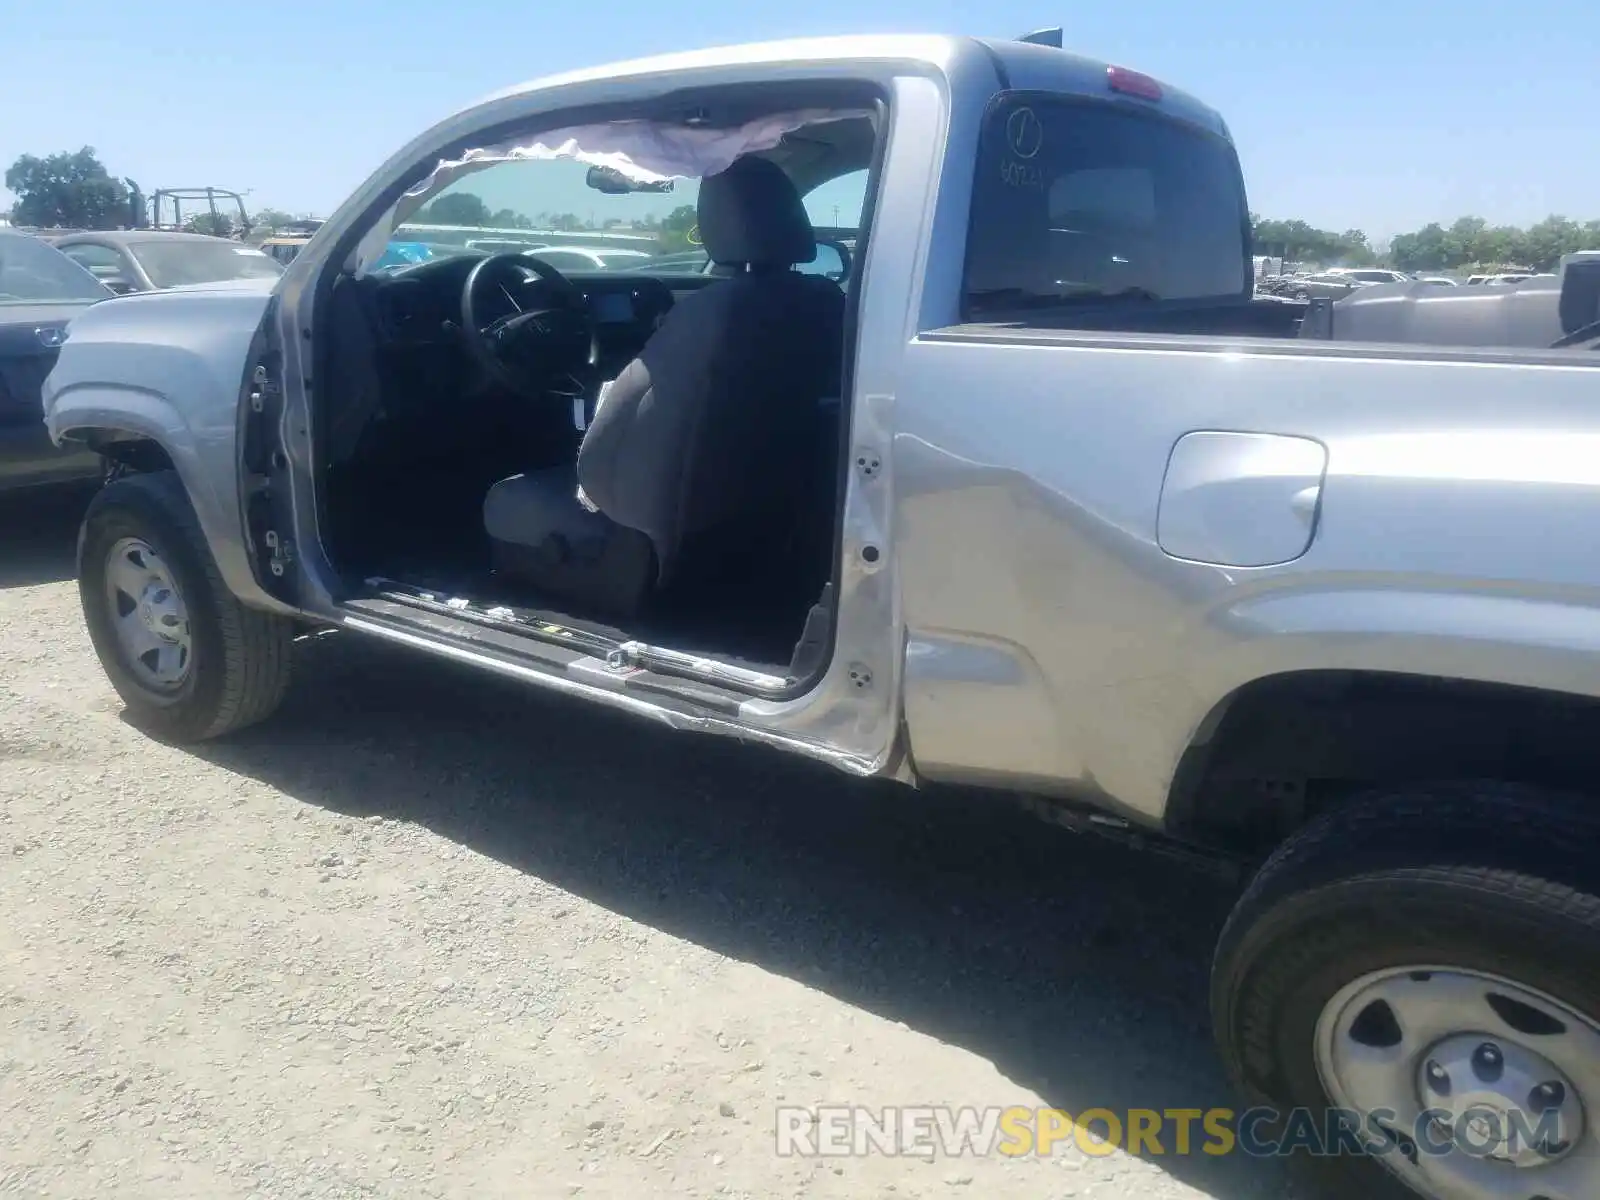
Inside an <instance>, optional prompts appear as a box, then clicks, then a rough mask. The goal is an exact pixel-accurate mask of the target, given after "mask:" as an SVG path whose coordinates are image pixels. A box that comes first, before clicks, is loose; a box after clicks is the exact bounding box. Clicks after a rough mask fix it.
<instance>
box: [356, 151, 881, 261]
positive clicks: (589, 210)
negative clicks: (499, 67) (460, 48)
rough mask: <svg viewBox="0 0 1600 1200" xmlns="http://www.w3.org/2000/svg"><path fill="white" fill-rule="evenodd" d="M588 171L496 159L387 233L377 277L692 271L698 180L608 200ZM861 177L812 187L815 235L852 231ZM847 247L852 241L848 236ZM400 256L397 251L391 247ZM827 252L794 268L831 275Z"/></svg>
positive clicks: (831, 255)
mask: <svg viewBox="0 0 1600 1200" xmlns="http://www.w3.org/2000/svg"><path fill="white" fill-rule="evenodd" d="M588 173H589V168H588V166H586V165H585V164H583V163H580V162H574V161H571V160H569V159H516V160H509V161H505V162H497V163H495V164H494V165H492V166H489V167H486V168H484V169H482V170H479V171H476V172H474V173H472V174H471V175H468V176H465V177H464V178H462V179H460V180H457V181H456V182H454V183H452V184H450V185H449V186H447V187H445V188H443V189H441V190H440V191H439V193H438V194H437V195H435V196H433V197H432V198H431V199H430V200H429V201H428V203H427V204H425V205H423V206H422V207H421V208H419V209H417V210H416V211H415V212H414V213H412V214H410V215H409V216H408V217H407V218H406V220H405V221H404V222H403V223H401V224H400V225H398V226H397V227H396V228H395V229H394V232H393V234H392V240H391V241H390V243H389V246H388V249H387V250H386V251H385V253H384V254H383V256H382V257H381V258H379V259H378V260H377V262H376V264H375V268H374V269H377V270H397V269H403V268H404V267H406V266H407V265H409V263H412V262H416V261H420V260H422V259H438V258H449V257H454V256H458V255H462V254H470V253H489V254H505V253H519V252H522V253H528V254H531V255H533V256H534V257H537V258H540V259H543V260H545V261H546V262H548V263H550V265H551V266H554V267H555V268H556V269H557V270H559V271H563V272H565V271H578V272H584V271H639V272H644V273H647V274H700V273H703V272H704V271H705V270H706V268H707V267H708V266H709V262H708V259H707V256H706V253H705V250H704V249H702V248H701V246H700V231H699V227H698V214H697V211H696V207H697V204H696V202H697V201H698V199H699V193H700V181H699V180H698V179H684V178H678V179H674V180H673V185H672V190H671V191H667V192H648V191H647V192H630V193H625V194H620V195H617V194H610V193H606V192H602V191H599V190H597V189H595V188H593V187H591V186H589V184H588V182H587V181H586V180H587V176H588ZM866 176H867V173H866V171H864V170H862V171H856V172H852V173H851V174H849V175H845V176H842V177H841V178H839V179H837V180H834V181H832V182H830V183H827V184H824V185H822V187H820V188H818V189H816V190H815V191H813V192H812V193H811V195H809V196H807V197H806V210H807V211H808V212H809V213H810V215H811V220H812V223H813V224H815V225H816V226H817V227H818V229H819V231H821V230H823V229H824V228H834V229H835V230H836V231H837V227H840V226H842V227H843V228H844V230H845V231H847V232H853V231H854V229H855V228H856V227H857V226H858V224H859V222H860V217H861V209H862V205H863V203H864V202H865V198H866ZM848 240H850V241H853V238H850V239H848ZM402 245H403V246H405V247H407V248H408V252H407V253H405V254H401V253H400V252H399V250H398V247H400V246H402ZM839 268H840V258H839V255H838V254H837V252H835V251H832V250H827V249H825V248H824V249H820V250H819V253H818V257H817V259H816V261H815V262H814V263H810V264H801V265H800V267H799V270H801V271H808V272H812V273H816V274H827V275H834V276H836V275H837V274H838V273H839Z"/></svg>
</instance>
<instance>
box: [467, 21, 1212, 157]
mask: <svg viewBox="0 0 1600 1200" xmlns="http://www.w3.org/2000/svg"><path fill="white" fill-rule="evenodd" d="M964 58H967V59H971V58H981V59H982V60H983V61H984V62H986V63H988V64H989V65H990V66H991V68H992V69H993V71H994V73H995V74H997V75H998V76H999V80H998V82H997V86H998V87H1000V88H1001V89H1002V90H1010V89H1018V90H1030V91H1032V90H1037V91H1055V92H1061V93H1063V94H1066V95H1082V96H1104V95H1109V94H1110V91H1109V88H1108V84H1107V72H1108V71H1109V70H1110V69H1111V68H1112V67H1113V66H1118V67H1129V68H1131V69H1133V70H1137V67H1136V66H1134V65H1132V64H1112V63H1108V62H1103V61H1099V60H1096V59H1091V58H1085V57H1082V56H1080V55H1076V54H1072V53H1070V52H1069V51H1066V50H1062V49H1057V48H1056V47H1054V46H1046V45H1039V44H1037V43H1031V42H1021V41H1005V40H1000V39H979V38H974V37H957V36H949V35H932V34H875V35H868V34H857V35H850V36H844V37H820V38H793V39H788V40H783V41H771V42H751V43H747V44H743V45H732V46H717V47H712V48H709V49H704V50H690V51H684V52H679V53H674V54H661V55H653V56H651V57H649V58H636V59H629V60H626V61H622V62H616V63H610V64H606V65H601V66H595V67H586V68H583V69H580V70H576V71H567V72H563V73H561V74H558V75H548V76H545V77H543V78H540V79H534V80H530V81H529V82H527V83H523V84H519V85H517V86H515V87H511V88H505V89H503V90H501V91H499V92H496V93H494V94H493V95H491V96H487V97H485V98H484V101H483V102H484V103H488V102H491V101H495V100H505V99H511V98H513V97H517V96H523V95H528V94H530V93H534V92H540V91H545V90H549V89H553V88H558V87H565V86H569V85H571V84H577V83H594V82H599V81H603V80H607V79H630V78H642V77H645V76H652V75H656V76H674V75H678V76H691V77H692V76H693V75H695V74H698V73H702V72H720V71H724V70H726V69H727V68H729V67H734V68H737V67H744V66H748V67H768V66H770V67H781V66H783V65H785V64H796V65H805V64H816V63H824V62H830V63H837V62H840V61H857V62H862V63H867V62H905V63H915V64H918V65H922V66H926V67H931V68H933V69H934V70H936V71H940V72H949V71H950V70H951V68H953V67H954V66H955V65H956V63H957V62H959V61H960V60H962V59H964ZM685 82H687V80H685ZM1161 89H1162V97H1161V99H1160V101H1159V102H1156V103H1155V107H1156V108H1157V109H1158V110H1159V111H1162V112H1166V113H1170V114H1171V115H1173V116H1177V117H1181V118H1183V119H1185V120H1188V121H1190V122H1192V123H1194V124H1197V125H1200V126H1202V127H1204V128H1206V129H1209V130H1211V131H1212V132H1215V133H1218V134H1220V135H1222V136H1223V137H1228V128H1227V125H1226V123H1224V121H1223V120H1222V117H1221V116H1220V115H1219V114H1218V113H1217V112H1216V110H1215V109H1212V108H1210V107H1209V106H1207V105H1205V104H1203V103H1201V102H1200V101H1199V100H1198V99H1196V98H1195V97H1193V96H1191V95H1189V94H1188V93H1186V92H1183V91H1180V90H1178V89H1176V88H1172V87H1169V86H1168V85H1167V84H1165V83H1161Z"/></svg>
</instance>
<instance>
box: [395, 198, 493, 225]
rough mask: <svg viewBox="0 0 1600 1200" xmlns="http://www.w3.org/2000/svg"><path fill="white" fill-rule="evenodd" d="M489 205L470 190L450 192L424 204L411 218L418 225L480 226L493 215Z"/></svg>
mask: <svg viewBox="0 0 1600 1200" xmlns="http://www.w3.org/2000/svg"><path fill="white" fill-rule="evenodd" d="M493 215H494V214H493V213H491V212H490V211H489V206H488V205H487V204H485V203H484V202H483V200H482V198H481V197H479V196H475V195H473V194H472V193H471V192H451V193H450V194H449V195H447V196H440V197H439V198H438V199H437V200H435V201H433V203H431V204H425V205H423V206H422V208H421V209H419V210H418V211H417V214H416V216H414V217H412V218H411V219H412V220H413V221H415V222H416V223H417V224H419V225H465V226H469V227H470V226H477V227H482V226H485V225H488V224H489V223H490V221H491V218H492V217H493Z"/></svg>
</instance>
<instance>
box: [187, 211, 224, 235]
mask: <svg viewBox="0 0 1600 1200" xmlns="http://www.w3.org/2000/svg"><path fill="white" fill-rule="evenodd" d="M183 227H184V228H185V229H187V230H188V231H189V232H190V233H204V234H208V235H209V236H211V237H232V236H233V221H232V219H231V218H229V217H228V216H227V215H226V214H225V213H219V212H203V213H196V214H195V215H194V216H192V217H190V218H189V219H188V220H187V221H185V222H184V223H183Z"/></svg>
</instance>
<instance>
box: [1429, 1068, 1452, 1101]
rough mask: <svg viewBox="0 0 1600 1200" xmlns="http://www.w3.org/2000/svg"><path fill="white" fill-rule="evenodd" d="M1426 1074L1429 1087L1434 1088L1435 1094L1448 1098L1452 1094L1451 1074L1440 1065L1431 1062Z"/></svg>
mask: <svg viewBox="0 0 1600 1200" xmlns="http://www.w3.org/2000/svg"><path fill="white" fill-rule="evenodd" d="M1425 1073H1426V1075H1427V1079H1428V1086H1429V1087H1430V1088H1432V1089H1433V1090H1434V1091H1435V1092H1438V1093H1439V1095H1441V1096H1448V1095H1449V1094H1450V1074H1449V1072H1448V1071H1446V1070H1445V1069H1444V1068H1443V1067H1441V1066H1440V1065H1439V1064H1438V1063H1436V1062H1433V1061H1432V1060H1429V1062H1428V1065H1427V1067H1426V1068H1425Z"/></svg>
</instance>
